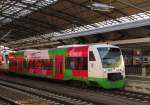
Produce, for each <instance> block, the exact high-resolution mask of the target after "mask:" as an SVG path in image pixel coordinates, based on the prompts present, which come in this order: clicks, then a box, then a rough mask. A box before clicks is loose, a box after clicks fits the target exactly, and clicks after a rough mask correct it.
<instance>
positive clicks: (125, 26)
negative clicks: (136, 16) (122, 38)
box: [52, 19, 150, 40]
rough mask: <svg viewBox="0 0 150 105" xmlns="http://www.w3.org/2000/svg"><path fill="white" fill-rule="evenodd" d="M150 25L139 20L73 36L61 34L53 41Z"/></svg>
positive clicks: (147, 21)
mask: <svg viewBox="0 0 150 105" xmlns="http://www.w3.org/2000/svg"><path fill="white" fill-rule="evenodd" d="M148 25H150V19H145V20H138V21H133V22H127V23H121V24H118V25H112V26H107V27H103V28H96V29H93V30H87V31H83V32H76V33H71V34H61V35H60V36H56V37H53V38H52V40H58V39H68V38H73V37H80V36H88V35H93V34H99V33H105V32H111V31H118V30H123V29H130V28H136V27H142V26H148Z"/></svg>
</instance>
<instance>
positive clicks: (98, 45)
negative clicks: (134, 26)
mask: <svg viewBox="0 0 150 105" xmlns="http://www.w3.org/2000/svg"><path fill="white" fill-rule="evenodd" d="M93 46H95V47H115V48H119V47H118V46H114V45H111V44H95V45H93Z"/></svg>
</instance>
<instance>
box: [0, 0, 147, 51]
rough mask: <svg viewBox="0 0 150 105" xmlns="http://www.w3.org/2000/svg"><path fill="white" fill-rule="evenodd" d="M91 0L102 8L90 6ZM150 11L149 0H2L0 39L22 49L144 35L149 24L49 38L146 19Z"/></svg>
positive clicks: (7, 44)
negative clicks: (93, 33)
mask: <svg viewBox="0 0 150 105" xmlns="http://www.w3.org/2000/svg"><path fill="white" fill-rule="evenodd" d="M94 3H99V4H100V5H101V8H100V9H97V8H96V7H92V6H93V4H94ZM102 7H105V8H102ZM106 7H108V8H110V10H108V8H106ZM149 11H150V1H149V0H1V1H0V37H1V38H0V41H1V44H2V45H4V46H7V47H11V48H18V49H24V48H30V47H35V48H38V47H43V46H46V47H55V45H56V46H57V45H62V44H72V43H93V42H94V43H95V42H99V41H107V40H117V39H127V38H135V37H146V36H148V35H149V33H150V31H149V30H150V27H149V26H143V27H140V28H133V29H126V30H117V31H115V32H114V31H113V32H107V33H102V34H98V35H97V34H95V35H92V36H91V35H89V36H86V37H84V36H80V37H75V38H70V39H69V40H68V39H66V40H65V39H63V40H61V39H59V40H57V41H51V40H50V38H51V37H53V36H60V35H61V34H66V33H67V34H68V33H74V32H80V31H84V30H91V29H95V28H99V27H105V26H109V25H114V24H122V23H125V22H132V21H136V20H141V19H148V18H150V12H149ZM44 36H51V37H44ZM37 37H38V38H39V37H40V38H39V40H37ZM39 45H40V46H39ZM20 46H21V47H20Z"/></svg>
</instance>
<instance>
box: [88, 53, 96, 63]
mask: <svg viewBox="0 0 150 105" xmlns="http://www.w3.org/2000/svg"><path fill="white" fill-rule="evenodd" d="M89 60H90V61H95V56H94V53H93V51H90V52H89Z"/></svg>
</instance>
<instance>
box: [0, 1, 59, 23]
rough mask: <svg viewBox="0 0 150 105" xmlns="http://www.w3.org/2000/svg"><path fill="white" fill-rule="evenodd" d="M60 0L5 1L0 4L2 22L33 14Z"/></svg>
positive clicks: (0, 20)
mask: <svg viewBox="0 0 150 105" xmlns="http://www.w3.org/2000/svg"><path fill="white" fill-rule="evenodd" d="M57 1H58V0H14V1H12V0H3V2H0V12H1V14H2V15H1V16H0V22H1V23H2V24H5V23H8V22H11V21H13V20H14V19H16V18H20V16H25V15H27V14H29V13H31V12H32V11H31V10H37V9H39V8H43V7H45V6H48V5H50V4H53V3H55V2H57Z"/></svg>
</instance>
